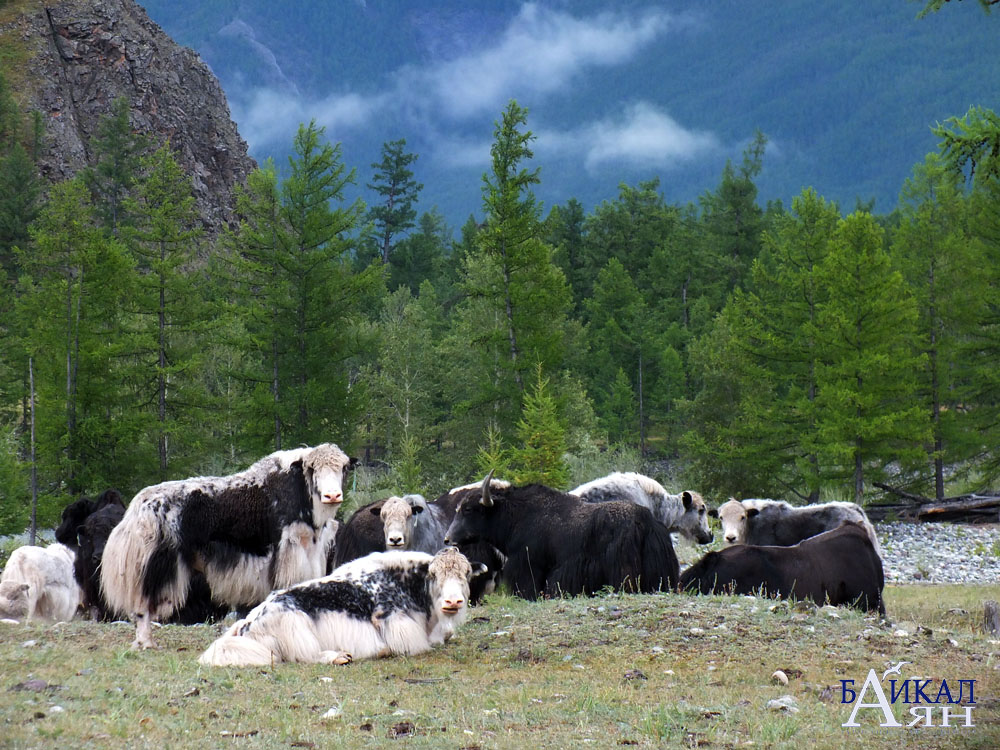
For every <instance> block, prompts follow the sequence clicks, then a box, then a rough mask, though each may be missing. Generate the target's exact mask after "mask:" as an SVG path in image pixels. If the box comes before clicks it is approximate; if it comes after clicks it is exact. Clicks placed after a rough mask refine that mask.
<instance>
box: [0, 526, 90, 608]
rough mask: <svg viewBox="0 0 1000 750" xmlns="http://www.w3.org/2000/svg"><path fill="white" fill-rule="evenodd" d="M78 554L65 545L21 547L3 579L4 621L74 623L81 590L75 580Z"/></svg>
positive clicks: (0, 589) (1, 602)
mask: <svg viewBox="0 0 1000 750" xmlns="http://www.w3.org/2000/svg"><path fill="white" fill-rule="evenodd" d="M74 556H75V553H74V552H73V550H71V549H70V548H69V547H67V546H66V545H65V544H59V543H56V544H50V545H49V546H48V547H29V546H24V547H18V548H17V549H15V550H14V551H13V552H12V553H11V554H10V559H9V560H8V561H7V567H5V568H4V569H3V575H0V617H2V618H10V619H14V620H22V621H24V620H32V619H41V620H50V621H53V622H61V621H66V620H71V619H73V615H74V614H76V610H77V607H79V606H80V587H79V586H77V585H76V580H75V579H74V578H73V558H74Z"/></svg>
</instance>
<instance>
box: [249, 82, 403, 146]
mask: <svg viewBox="0 0 1000 750" xmlns="http://www.w3.org/2000/svg"><path fill="white" fill-rule="evenodd" d="M384 106H385V97H384V96H380V95H376V96H372V97H364V96H361V95H359V94H353V93H349V94H333V95H330V96H327V97H325V98H324V99H321V100H319V101H310V102H305V101H303V99H302V97H300V96H298V95H297V94H294V93H290V92H283V91H276V90H274V89H255V90H254V91H252V92H251V93H250V95H249V96H248V97H247V98H246V99H245V100H239V99H235V100H234V101H233V104H232V108H233V118H234V119H235V120H236V121H237V122H239V124H240V134H241V135H242V136H243V137H244V139H246V142H247V144H248V145H249V146H250V148H251V150H253V149H257V148H260V147H262V146H264V145H265V144H283V143H288V144H290V143H291V139H292V137H293V136H294V135H295V133H296V131H297V130H298V127H299V125H300V124H302V123H308V122H309V121H310V120H316V124H317V125H319V126H321V127H325V128H326V138H327V140H329V141H333V142H336V141H339V140H341V138H342V136H341V134H342V133H343V132H344V131H346V130H356V129H358V128H360V127H362V126H364V125H365V124H366V123H367V122H369V121H370V119H371V118H372V117H373V116H374V115H375V114H376V113H377V112H378V111H379V110H380V109H382V108H383V107H384Z"/></svg>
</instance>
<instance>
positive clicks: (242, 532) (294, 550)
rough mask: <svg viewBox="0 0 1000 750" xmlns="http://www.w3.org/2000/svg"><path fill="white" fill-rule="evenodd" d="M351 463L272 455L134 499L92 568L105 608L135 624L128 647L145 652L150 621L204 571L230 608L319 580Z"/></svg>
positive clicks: (306, 453)
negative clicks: (243, 467)
mask: <svg viewBox="0 0 1000 750" xmlns="http://www.w3.org/2000/svg"><path fill="white" fill-rule="evenodd" d="M355 463H356V460H355V459H352V458H349V457H348V456H347V455H346V454H345V453H344V452H343V451H342V450H341V449H340V448H338V447H337V446H336V445H334V444H333V443H324V444H322V445H318V446H316V447H314V448H308V447H307V448H297V449H294V450H287V451H278V452H276V453H272V454H271V455H269V456H266V457H264V458H262V459H260V460H259V461H257V462H256V463H255V464H253V465H252V466H251V467H250V468H248V469H246V470H245V471H242V472H239V473H237V474H232V475H229V476H224V477H195V478H192V479H184V480H180V481H173V482H163V483H162V484H157V485H153V486H152V487H147V488H145V489H144V490H142V491H141V492H139V494H138V495H136V496H135V498H133V500H132V503H131V504H130V505H129V508H128V511H127V512H126V513H125V517H124V518H123V519H122V521H121V523H119V524H118V525H117V526H116V527H115V528H114V530H113V531H112V532H111V535H110V537H109V538H108V541H107V544H106V546H105V548H104V557H103V561H102V564H101V588H102V590H103V592H104V597H105V599H106V601H107V603H108V605H109V606H110V607H111V609H112V610H114V611H116V612H118V613H121V614H124V615H131V616H134V617H135V620H136V636H135V641H134V642H133V644H132V646H133V648H151V647H155V645H156V644H155V642H154V641H153V638H152V633H151V622H152V620H154V619H160V618H165V617H168V616H170V615H171V614H172V613H173V612H174V611H176V610H177V609H179V608H181V607H183V606H184V603H185V601H186V600H187V597H188V593H189V591H190V587H191V580H192V576H193V574H195V573H203V574H204V576H205V578H206V579H207V581H208V585H209V587H210V589H211V592H212V598H213V600H215V601H217V602H219V603H221V604H228V605H230V606H232V607H236V608H248V607H251V606H254V605H256V604H257V603H259V602H260V601H262V600H263V599H264V598H265V597H266V596H267V594H268V593H270V592H271V590H272V589H275V588H281V587H286V586H291V585H294V584H296V583H298V582H300V581H303V580H307V579H309V578H313V577H316V576H318V575H323V574H324V573H325V572H326V555H327V552H328V547H329V545H330V544H331V543H332V537H333V534H334V533H335V531H336V521H334V520H333V519H334V516H335V515H336V513H337V509H338V508H339V507H340V504H341V503H342V502H343V499H344V490H343V488H344V480H345V478H346V477H347V473H348V471H350V469H351V468H353V466H354V464H355ZM328 522H329V523H328Z"/></svg>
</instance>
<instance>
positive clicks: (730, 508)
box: [709, 498, 760, 547]
mask: <svg viewBox="0 0 1000 750" xmlns="http://www.w3.org/2000/svg"><path fill="white" fill-rule="evenodd" d="M758 513H760V511H759V510H757V509H756V508H748V507H746V505H744V504H743V503H741V502H740V501H739V500H735V499H733V498H729V500H728V501H727V502H725V503H723V504H722V505H720V506H719V507H718V509H717V510H712V511H710V512H709V515H711V516H712V517H713V518H718V519H719V520H720V521H721V522H722V540H723V543H724V544H725V545H726V546H727V547H729V546H731V545H734V544H746V539H747V525H748V524H749V523H750V519H751V518H753V517H754V516H756V515H757V514H758Z"/></svg>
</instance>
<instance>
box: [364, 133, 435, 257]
mask: <svg viewBox="0 0 1000 750" xmlns="http://www.w3.org/2000/svg"><path fill="white" fill-rule="evenodd" d="M405 148H406V139H405V138H401V139H399V140H397V141H389V142H388V143H384V144H382V161H380V162H376V163H374V164H372V165H371V166H372V169H374V170H375V174H374V176H373V177H372V181H371V182H370V183H369V184H368V187H369V189H371V190H374V191H375V192H376V193H378V194H379V196H380V197H381V199H382V201H383V202H382V203H380V204H378V205H373V206H372V207H371V208H370V209H369V210H368V219H369V221H371V222H373V223H374V225H375V236H376V237H377V239H378V245H379V251H380V254H381V258H382V263H384V264H386V265H388V264H389V262H390V260H392V251H393V248H394V244H395V243H393V239H395V238H397V237H398V236H399V235H400V234H401V233H403V232H405V231H406V230H407V229H411V228H412V227H413V226H414V219H416V217H417V211H416V209H415V208H413V204H414V203H416V202H417V198H418V196H419V195H420V191H421V190H422V189H423V187H424V186H423V185H421V184H420V183H419V182H417V181H416V180H414V179H413V170H412V169H410V165H411V164H413V162H415V161H416V160H417V155H416V154H408V153H405V151H404V149H405Z"/></svg>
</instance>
